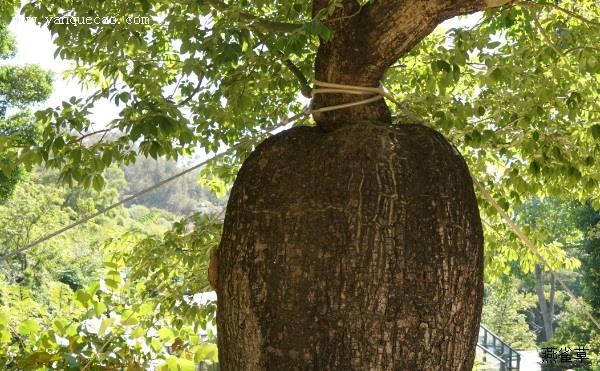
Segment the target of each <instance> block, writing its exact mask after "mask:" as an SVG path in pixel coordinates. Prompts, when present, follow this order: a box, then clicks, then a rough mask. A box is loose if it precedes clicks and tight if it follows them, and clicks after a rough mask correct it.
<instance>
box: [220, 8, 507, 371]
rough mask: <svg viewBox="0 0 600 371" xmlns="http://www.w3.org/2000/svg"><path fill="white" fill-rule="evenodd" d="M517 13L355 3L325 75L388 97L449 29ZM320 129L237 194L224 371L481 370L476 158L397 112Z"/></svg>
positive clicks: (362, 109) (226, 278) (263, 167)
mask: <svg viewBox="0 0 600 371" xmlns="http://www.w3.org/2000/svg"><path fill="white" fill-rule="evenodd" d="M501 2H502V1H501V0H500V1H492V0H489V1H483V0H479V1H467V0H460V1H442V0H436V1H427V2H425V1H421V2H411V1H399V0H397V1H390V0H388V1H375V2H372V3H371V4H370V5H367V6H364V7H363V8H362V9H361V8H360V7H358V4H357V3H356V2H355V1H353V0H344V1H343V7H342V8H340V9H339V10H338V11H337V12H336V13H335V14H334V16H333V18H335V19H337V20H336V21H331V22H330V23H329V26H330V27H331V29H332V31H333V34H334V38H333V40H332V41H331V42H330V43H324V44H323V45H321V47H320V48H319V52H318V55H317V59H316V63H315V75H316V77H317V79H319V80H322V81H327V82H334V83H346V84H356V85H365V86H376V85H377V84H378V81H379V79H380V78H381V76H382V74H383V72H384V71H385V70H386V68H387V67H388V66H389V64H391V63H392V62H393V61H394V60H395V59H396V58H398V57H399V56H400V55H402V54H403V53H405V52H406V51H408V50H410V48H412V47H413V46H414V45H415V44H416V43H417V42H418V41H419V40H420V39H421V38H422V37H424V36H425V35H426V34H427V33H428V32H430V31H431V30H432V29H433V28H434V27H435V25H436V24H438V23H439V22H441V21H442V20H443V19H445V18H448V17H451V16H453V15H456V14H462V13H466V12H470V11H474V10H478V9H484V8H486V7H488V6H492V5H499V4H500V3H501ZM326 3H328V1H327V0H315V1H314V5H315V6H314V12H315V14H316V13H317V12H318V11H319V10H320V9H321V8H322V7H323V6H325V5H326ZM355 99H357V98H356V96H350V95H343V94H331V95H324V96H319V97H318V99H317V100H316V101H315V105H316V106H317V107H321V106H326V105H330V104H337V103H341V102H346V101H350V100H355ZM359 99H362V98H359ZM314 118H315V120H316V122H317V124H318V127H314V128H309V127H299V128H294V129H291V130H288V131H285V132H282V133H280V134H278V135H276V136H274V137H272V138H270V139H268V140H266V141H265V142H263V143H262V144H261V145H260V146H258V148H257V149H256V151H255V152H254V153H252V154H251V155H250V157H249V158H248V159H247V160H246V162H245V163H244V165H243V166H242V169H241V170H240V172H239V174H238V177H237V179H236V181H235V184H234V187H233V189H232V191H231V195H230V199H229V203H228V206H227V214H226V218H225V226H224V231H223V237H222V241H221V246H220V248H219V251H218V252H217V254H216V255H217V258H218V269H217V270H218V272H217V276H218V280H217V294H218V312H217V323H218V329H219V336H218V339H219V360H220V363H221V368H222V369H223V370H225V371H228V370H235V371H238V370H465V371H466V370H469V371H470V370H471V368H472V365H473V359H474V354H475V345H476V341H477V334H478V327H479V320H480V313H481V305H482V296H483V237H482V230H481V223H480V219H479V212H478V208H477V202H476V198H475V194H474V192H473V187H472V183H471V178H470V174H469V171H468V169H467V166H466V165H465V163H464V161H463V159H462V158H461V156H460V154H459V153H458V152H456V151H455V150H454V149H453V147H452V146H451V145H450V144H449V143H448V142H447V141H446V140H445V139H444V138H443V137H442V136H441V135H440V134H438V133H436V132H434V131H433V130H431V129H428V128H426V127H424V126H417V125H401V126H391V125H390V114H389V111H388V109H387V106H386V105H385V103H384V102H383V101H378V102H376V103H373V104H369V105H364V106H359V107H355V108H351V109H345V110H340V111H335V112H328V113H323V114H319V115H315V117H314ZM213 268H216V265H213Z"/></svg>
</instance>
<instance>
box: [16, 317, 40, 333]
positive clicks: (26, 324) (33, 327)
mask: <svg viewBox="0 0 600 371" xmlns="http://www.w3.org/2000/svg"><path fill="white" fill-rule="evenodd" d="M18 331H19V334H21V335H23V336H26V337H33V336H34V335H35V334H37V333H38V332H39V331H40V325H38V323H37V322H36V321H34V320H32V319H28V320H25V321H23V323H21V325H20V326H19V330H18Z"/></svg>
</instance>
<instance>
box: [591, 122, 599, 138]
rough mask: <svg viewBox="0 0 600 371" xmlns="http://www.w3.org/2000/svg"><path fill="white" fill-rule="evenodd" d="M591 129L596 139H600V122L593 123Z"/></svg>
mask: <svg viewBox="0 0 600 371" xmlns="http://www.w3.org/2000/svg"><path fill="white" fill-rule="evenodd" d="M590 131H591V132H592V136H593V137H594V139H600V124H596V125H592V127H591V128H590Z"/></svg>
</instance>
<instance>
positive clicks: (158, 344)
mask: <svg viewBox="0 0 600 371" xmlns="http://www.w3.org/2000/svg"><path fill="white" fill-rule="evenodd" d="M150 346H151V347H152V349H153V350H154V351H155V352H160V351H161V350H162V348H163V344H162V343H161V342H160V340H158V339H157V338H152V340H151V341H150Z"/></svg>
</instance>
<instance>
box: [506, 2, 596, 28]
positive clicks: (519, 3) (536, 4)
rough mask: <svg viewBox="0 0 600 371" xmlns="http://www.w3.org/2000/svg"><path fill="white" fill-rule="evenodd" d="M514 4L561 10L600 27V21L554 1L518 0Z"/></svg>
mask: <svg viewBox="0 0 600 371" xmlns="http://www.w3.org/2000/svg"><path fill="white" fill-rule="evenodd" d="M515 5H518V6H523V7H549V8H554V9H556V10H559V11H561V12H563V13H566V14H568V15H570V16H571V17H573V18H577V19H579V20H580V21H582V22H584V23H587V24H590V25H592V26H598V27H600V22H596V21H592V20H591V19H587V18H585V17H584V16H582V15H579V14H577V13H575V12H573V11H571V10H569V9H566V8H563V7H562V6H560V5H556V4H554V3H546V2H541V3H530V2H525V1H519V2H517V3H515Z"/></svg>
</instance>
